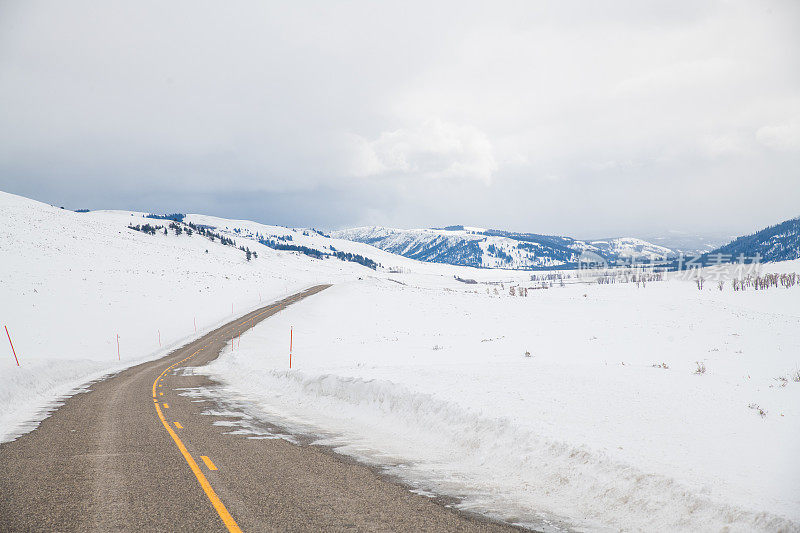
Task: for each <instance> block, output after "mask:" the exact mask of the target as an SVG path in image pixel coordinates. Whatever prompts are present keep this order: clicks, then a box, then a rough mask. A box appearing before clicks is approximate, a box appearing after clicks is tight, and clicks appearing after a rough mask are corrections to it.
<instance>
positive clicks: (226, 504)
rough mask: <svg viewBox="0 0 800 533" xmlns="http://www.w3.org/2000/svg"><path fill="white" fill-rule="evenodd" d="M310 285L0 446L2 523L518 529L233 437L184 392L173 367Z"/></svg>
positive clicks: (306, 455) (93, 390) (304, 454)
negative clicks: (204, 413) (183, 393)
mask: <svg viewBox="0 0 800 533" xmlns="http://www.w3.org/2000/svg"><path fill="white" fill-rule="evenodd" d="M325 288H327V285H318V286H315V287H312V288H310V289H307V290H305V291H303V292H300V293H297V294H295V295H292V296H290V297H288V298H286V299H284V300H281V301H278V302H275V303H273V304H270V305H268V306H265V307H263V308H261V309H258V310H256V311H253V312H252V313H249V314H248V315H245V316H243V317H240V318H238V319H236V320H234V321H231V322H230V323H228V324H225V325H224V326H221V327H220V328H218V329H216V330H214V331H212V332H210V333H208V334H206V335H204V336H203V337H201V338H199V339H197V340H196V341H194V342H192V343H190V344H187V345H186V346H183V347H181V348H179V349H177V350H175V351H174V352H172V353H170V354H169V355H167V356H166V357H164V358H162V359H159V360H157V361H151V362H148V363H143V364H140V365H138V366H135V367H131V368H129V369H127V370H125V371H123V372H120V373H119V374H115V375H113V376H111V377H109V378H107V379H105V380H102V381H99V382H97V383H94V384H93V385H92V386H91V387H90V391H88V392H86V393H81V394H77V395H75V396H72V397H71V398H69V399H67V400H66V402H65V403H64V404H63V405H62V406H61V407H59V408H58V409H57V410H56V411H55V412H54V413H53V414H52V415H51V416H50V417H48V418H46V419H45V420H44V421H42V423H41V424H40V425H39V427H38V428H37V429H35V430H34V431H32V432H30V433H28V434H26V435H23V436H22V437H20V438H19V439H17V440H15V441H13V442H9V443H5V444H2V445H0V531H4V532H5V531H103V532H105V531H140V532H141V531H196V532H198V531H204V532H205V531H226V530H227V531H465V532H466V531H482V532H489V531H492V532H494V531H498V532H499V531H513V530H517V528H514V527H511V526H507V525H505V524H499V523H495V522H491V521H488V520H486V519H483V518H481V517H479V516H475V515H471V514H466V513H460V512H458V511H455V510H453V509H451V508H449V507H446V506H444V505H442V504H440V503H439V502H437V501H436V500H431V499H429V498H426V497H424V496H420V495H417V494H414V493H411V492H409V491H408V490H407V489H405V488H404V487H402V486H401V485H399V484H396V483H394V482H392V481H389V480H387V479H385V478H383V477H382V476H381V475H380V474H378V473H377V472H375V471H374V470H373V469H370V468H369V467H366V466H363V465H360V464H357V463H354V462H352V461H348V460H345V459H342V458H340V457H337V456H336V455H335V454H331V453H329V452H328V451H327V450H324V449H320V448H319V447H316V446H307V445H296V444H292V443H290V442H287V441H286V440H283V439H249V438H246V437H244V436H240V435H232V434H230V433H229V432H228V429H227V428H225V427H220V426H217V425H214V424H213V422H214V418H213V417H209V416H204V415H203V412H204V411H206V410H207V409H208V404H207V403H201V402H195V401H192V399H191V398H190V397H188V396H186V395H181V394H180V390H181V389H185V388H191V387H203V386H210V385H213V383H212V382H210V381H209V380H208V379H207V378H206V377H204V376H195V375H183V374H184V372H181V371H180V369H181V368H182V367H188V366H200V365H203V364H205V363H207V362H209V361H211V360H213V359H215V358H216V357H217V356H218V355H219V353H220V350H221V349H222V348H223V347H224V346H225V344H226V343H227V342H228V341H229V340H230V339H232V338H234V337H236V336H237V335H239V334H240V333H241V332H242V331H245V330H246V329H249V328H251V327H253V326H254V325H255V324H257V323H258V322H260V321H262V320H264V319H266V318H269V317H270V316H271V315H273V314H275V313H277V312H279V311H280V310H282V309H284V308H286V307H287V306H289V305H291V304H292V303H294V302H296V301H298V300H300V299H303V298H306V297H309V296H311V295H313V294H316V293H318V292H320V291H322V290H324V289H325Z"/></svg>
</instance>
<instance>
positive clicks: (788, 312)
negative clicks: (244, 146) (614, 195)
mask: <svg viewBox="0 0 800 533" xmlns="http://www.w3.org/2000/svg"><path fill="white" fill-rule="evenodd" d="M145 215H146V214H144V213H132V212H123V211H98V212H89V213H74V212H71V211H66V210H63V209H58V208H55V207H52V206H49V205H45V204H42V203H39V202H35V201H32V200H28V199H25V198H21V197H18V196H13V195H9V194H4V193H0V328H1V327H3V326H7V327H8V328H9V332H10V334H11V337H12V339H13V340H14V343H15V347H16V351H17V354H18V356H19V360H20V363H21V366H20V367H17V366H16V365H15V363H14V359H13V355H12V352H11V349H10V347H9V345H8V344H5V347H3V348H0V440H5V439H9V438H13V437H14V435H17V434H19V433H21V432H24V431H27V430H30V429H31V428H32V427H34V425H35V420H37V419H41V418H42V417H43V416H45V414H44V413H43V410H44V409H45V408H46V407H47V406H48V405H52V402H54V401H55V400H56V399H57V398H58V397H59V395H63V394H68V393H70V392H71V391H73V392H74V390H75V388H76V387H79V386H81V385H83V384H86V383H87V382H88V381H90V380H91V379H95V378H99V377H101V376H103V375H105V374H108V373H109V372H114V371H116V370H119V369H121V368H124V367H126V366H130V365H132V364H134V363H136V362H138V361H142V360H146V359H153V358H156V357H159V356H160V355H163V354H165V353H167V351H169V350H170V349H171V348H172V347H174V346H176V345H179V344H182V343H185V342H187V341H189V340H191V339H192V338H194V337H196V336H197V335H200V334H202V333H203V332H204V331H207V330H209V329H210V328H212V327H214V326H215V325H217V324H219V323H222V322H224V321H227V320H229V319H231V318H232V317H233V316H235V315H239V314H243V313H245V312H247V311H248V310H250V309H252V308H254V307H256V306H258V305H263V304H265V303H267V302H269V301H271V300H273V299H277V298H279V297H281V296H282V295H284V294H287V293H289V292H294V291H296V290H299V289H302V288H303V287H306V286H309V285H312V284H316V283H333V284H334V287H332V288H331V289H329V290H327V291H324V292H323V293H322V294H320V295H317V296H315V297H313V298H309V299H307V300H304V301H302V302H300V303H298V304H297V305H295V306H292V307H290V308H289V309H287V310H285V311H282V312H281V313H279V314H278V315H276V316H275V317H272V318H270V320H268V321H265V322H264V323H262V324H260V325H259V326H257V327H256V328H255V329H254V330H253V331H251V332H249V333H248V334H246V335H244V336H243V338H242V339H241V346H240V349H239V350H237V351H236V352H235V353H231V352H229V351H226V353H224V354H223V355H222V356H221V357H220V358H219V359H218V360H217V361H216V362H215V363H214V364H212V365H211V366H209V367H207V368H205V369H199V370H198V371H199V372H206V373H209V374H210V375H212V376H214V377H215V378H216V379H217V380H219V381H221V382H223V383H224V386H223V388H221V389H219V390H218V391H217V394H220V395H222V396H223V397H224V398H230V397H231V396H233V397H235V398H237V402H238V403H239V404H241V405H246V409H247V411H248V413H250V415H249V416H252V417H254V418H253V420H257V419H258V418H259V417H263V418H264V419H266V420H267V421H268V422H269V423H270V424H276V423H280V424H283V425H284V427H287V428H291V429H296V430H298V431H305V430H309V431H311V432H312V433H313V434H314V435H315V438H317V439H320V438H321V439H324V440H323V441H322V442H326V443H328V444H330V445H332V446H334V447H336V449H337V451H339V452H341V453H344V454H349V455H351V456H355V457H356V458H358V459H361V460H364V461H367V462H370V463H373V464H378V465H381V466H382V467H384V468H386V469H388V470H389V471H390V472H391V473H392V474H394V475H397V476H398V477H400V478H402V479H404V480H405V481H406V482H407V483H408V484H409V485H410V486H414V487H417V488H418V489H419V490H420V491H429V492H431V491H432V492H433V493H435V494H442V495H447V496H452V497H454V498H455V499H456V501H457V502H458V505H460V506H462V507H463V508H466V509H469V510H471V511H475V512H482V513H486V514H489V515H491V516H495V517H500V518H504V519H507V520H509V521H514V522H521V523H525V524H528V525H532V526H534V527H536V528H540V529H552V530H555V529H554V528H555V526H556V525H564V526H565V527H566V528H575V529H581V530H600V531H617V530H627V531H642V530H645V531H719V530H726V531H800V525H798V524H799V523H800V512H798V509H800V500H798V494H800V485H798V483H799V481H798V480H800V470H799V468H800V466H799V464H798V462H797V460H796V450H797V449H798V443H800V424H799V423H798V421H800V375H798V371H797V368H798V364H800V361H798V356H797V351H796V350H795V349H794V347H796V346H797V345H798V343H799V342H800V309H799V308H798V302H800V299H798V298H797V291H798V290H800V288H798V286H797V285H792V286H791V287H788V286H787V287H783V286H776V287H773V288H769V289H765V290H757V291H756V290H752V288H746V289H744V290H736V291H734V290H733V288H732V284H731V283H727V284H725V283H723V284H722V285H718V284H717V283H712V282H711V281H709V282H708V283H706V285H705V286H704V288H702V290H698V288H697V287H698V284H697V283H696V282H695V281H693V279H691V278H688V277H685V276H684V275H685V273H671V274H669V275H667V279H666V280H665V281H655V279H653V280H652V281H650V282H648V283H647V284H641V287H640V283H627V281H628V279H629V276H628V275H627V274H620V275H619V276H617V277H613V276H600V277H599V278H598V279H600V280H601V281H602V279H604V278H607V281H608V283H604V284H600V283H597V282H596V280H595V279H594V277H593V276H597V274H596V273H592V272H586V271H582V272H575V271H563V272H548V273H544V274H542V273H537V274H536V275H537V276H538V277H537V280H536V281H532V280H531V273H530V272H529V271H522V270H516V271H515V270H501V269H488V268H471V267H461V266H452V265H448V264H444V263H436V262H421V261H416V260H414V259H411V258H407V257H403V256H400V255H395V254H392V253H389V252H387V251H384V250H380V249H377V248H375V247H373V246H371V245H370V244H365V243H361V242H352V241H348V240H343V239H340V238H336V237H337V236H339V234H336V235H334V236H332V237H328V236H326V235H323V234H321V233H319V232H316V231H314V230H304V229H296V228H285V227H280V226H268V225H263V224H258V223H255V222H249V221H239V220H228V219H222V218H217V217H210V216H204V215H186V216H176V217H173V218H175V219H177V220H178V221H179V222H178V221H174V220H169V219H154V218H147V217H146V216H145ZM431 233H432V234H434V235H438V236H439V237H437V238H444V237H446V236H448V235H449V236H450V237H454V236H455V237H458V238H461V239H462V240H466V239H467V238H469V239H471V240H473V241H474V242H476V243H477V246H478V248H480V249H482V250H483V249H484V248H481V247H482V246H483V247H485V248H486V249H488V248H489V246H494V248H495V249H496V250H497V249H500V250H503V249H505V250H507V252H505V253H508V254H510V253H511V252H512V251H513V250H512V246H516V244H517V243H530V244H531V246H536V245H539V246H542V247H543V249H549V250H563V252H564V254H565V255H574V254H576V253H578V252H579V251H580V252H581V253H582V252H583V251H584V250H589V251H593V250H594V251H595V252H594V253H598V252H597V250H599V251H600V252H603V251H604V250H603V247H604V246H607V247H608V251H607V252H604V253H615V254H623V253H626V251H629V250H632V252H633V253H646V251H647V250H648V247H647V245H646V244H643V243H641V242H639V241H635V240H631V241H620V242H616V240H614V242H582V241H573V240H571V239H566V238H560V237H543V236H523V237H526V238H529V239H530V240H523V239H522V238H519V237H520V236H513V237H512V236H509V235H508V234H499V233H500V232H490V231H487V230H484V229H480V228H461V229H457V230H444V231H440V233H437V232H435V231H433V232H431ZM379 235H381V234H380V233H375V236H376V237H377V236H379ZM386 237H391V234H390V233H385V234H384V235H383V237H382V238H386ZM398 241H399V242H402V240H400V239H399V238H398ZM442 242H444V243H445V245H442V246H443V248H445V249H446V248H447V246H446V244H447V243H448V241H447V240H446V239H445V240H444V241H442ZM409 245H410V246H413V243H409ZM473 246H474V245H473ZM498 246H499V247H500V248H498ZM571 246H574V247H575V248H571ZM515 250H517V252H515V253H518V254H520V255H519V256H518V257H522V256H521V252H520V250H527V249H526V248H525V247H522V248H520V247H516V248H515ZM248 251H249V252H250V259H249V260H248V257H247V252H248ZM534 252H535V251H534ZM494 253H495V257H502V256H500V255H499V254H498V253H497V252H494ZM422 255H424V254H422ZM434 257H435V256H434ZM532 257H533V258H537V257H538V255H537V254H536V253H533V254H532ZM506 263H508V262H506ZM481 266H484V265H481ZM769 268H770V269H771V270H770V271H771V272H778V273H786V274H788V273H793V272H797V271H798V270H800V261H794V262H784V263H777V264H771V265H769ZM726 275H727V276H730V275H731V274H730V273H728V274H725V273H724V272H720V271H718V270H713V271H712V270H709V271H708V272H707V273H704V274H703V276H705V277H706V278H707V279H708V280H713V279H714V278H713V276H722V278H721V280H723V281H724V280H725V279H727V278H725V277H724V276H726ZM550 276H552V277H550ZM556 279H558V280H559V281H555V280H556ZM787 279H788V277H787ZM791 279H792V280H794V279H796V276H793V277H791ZM564 281H566V283H562V282H564ZM612 281H613V282H612ZM747 287H752V285H748V286H747ZM195 324H196V328H195ZM291 325H293V326H294V327H295V329H294V332H295V337H294V340H295V344H294V347H295V358H294V367H293V369H292V370H291V371H290V370H288V369H287V368H286V340H287V335H288V329H289V327H290V326H291ZM0 332H2V334H4V333H5V332H4V331H3V330H0ZM117 336H119V337H117ZM117 339H119V352H118V351H117ZM5 340H6V339H3V342H5ZM118 354H119V355H118ZM526 354H527V355H526ZM700 363H702V364H703V365H704V366H703V368H704V369H706V368H707V370H704V371H703V372H699V371H698V370H697V369H698V368H699V364H700ZM698 372H699V373H698ZM795 380H797V381H795ZM193 393H197V394H200V392H199V391H193ZM762 412H763V414H762ZM247 423H249V422H247V421H246V420H243V421H242V424H243V427H242V428H240V429H241V431H245V430H246V428H245V427H244V425H246V424H247ZM261 427H262V428H263V426H261ZM318 442H320V441H318ZM426 493H427V492H426ZM632 502H633V503H632Z"/></svg>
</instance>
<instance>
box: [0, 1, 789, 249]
mask: <svg viewBox="0 0 800 533" xmlns="http://www.w3.org/2000/svg"><path fill="white" fill-rule="evenodd" d="M0 190H5V191H7V192H13V193H17V194H22V195H25V196H30V197H33V198H36V199H39V200H42V201H46V202H49V203H53V204H56V205H64V206H66V207H70V208H84V207H86V208H92V209H99V208H116V209H137V210H145V211H148V210H152V211H162V212H163V211H182V212H202V213H208V214H214V215H220V216H227V217H234V218H247V219H253V220H258V221H261V222H267V223H276V224H285V225H295V226H317V227H326V228H340V227H347V226H355V225H366V224H370V225H372V224H375V225H387V226H399V227H430V226H442V225H449V224H467V225H475V226H487V227H492V228H500V229H513V230H520V231H531V232H539V233H558V234H567V235H573V236H577V237H583V238H593V237H606V236H617V235H643V234H651V233H653V232H660V231H665V230H667V229H680V230H690V231H697V232H719V231H722V232H730V233H731V234H739V233H743V232H751V231H753V230H755V229H757V228H759V227H762V226H765V225H768V224H772V223H776V222H779V221H782V220H784V219H787V218H791V217H794V216H798V215H800V2H797V1H796V0H787V1H776V0H758V1H756V0H753V1H750V2H737V1H726V2H702V1H697V0H692V1H686V2H682V1H678V0H670V1H664V2H657V1H647V2H643V1H640V0H630V1H616V2H594V1H586V2H570V1H563V0H559V1H555V2H537V1H534V0H525V1H521V2H497V1H493V2H488V1H487V2H467V1H464V0H459V1H454V2H430V1H426V2H409V1H402V2H399V1H398V2H391V3H390V2H384V1H379V2H376V1H365V2H360V1H351V2H333V1H325V2H319V3H311V2H299V1H298V2H274V3H273V2H267V1H263V0H262V1H254V2H246V1H231V2H201V1H198V0H191V1H187V2H180V1H169V2H163V1H157V2H155V1H154V2H149V1H143V0H136V1H130V2H114V1H102V2H96V1H92V2H85V3H84V2H80V1H78V2H75V1H72V2H60V1H52V2H36V1H32V0H19V1H9V0H0Z"/></svg>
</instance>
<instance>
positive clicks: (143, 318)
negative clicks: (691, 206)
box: [0, 192, 480, 442]
mask: <svg viewBox="0 0 800 533" xmlns="http://www.w3.org/2000/svg"><path fill="white" fill-rule="evenodd" d="M178 218H181V217H178ZM182 220H183V221H182V222H181V223H177V222H175V221H172V220H160V219H152V218H146V217H145V213H135V212H128V211H93V212H88V213H76V212H73V211H69V210H65V209H59V208H56V207H53V206H50V205H47V204H43V203H40V202H36V201H34V200H29V199H27V198H23V197H20V196H15V195H11V194H7V193H4V192H0V332H2V334H3V341H2V344H4V347H3V348H1V349H0V353H2V357H0V442H1V441H2V440H4V439H7V438H13V436H14V435H16V434H19V433H20V432H23V431H26V430H29V429H30V428H31V427H32V426H31V425H30V424H29V421H31V420H36V419H39V418H41V416H42V411H43V409H45V407H46V406H47V405H48V404H49V403H50V402H52V401H53V400H54V399H55V398H57V397H58V396H59V395H61V394H65V393H67V392H68V391H69V390H71V389H73V388H74V387H75V386H78V385H80V384H82V383H85V382H87V381H89V380H91V379H93V378H95V377H98V376H101V375H103V374H105V373H108V372H112V371H116V370H118V369H120V368H124V367H126V366H130V365H132V364H134V363H136V362H139V361H142V360H144V359H150V358H155V357H159V356H161V355H163V354H165V353H166V352H167V351H168V350H169V349H170V348H171V347H174V346H175V345H177V344H179V343H182V342H184V341H186V340H187V339H190V338H192V337H194V336H195V334H196V333H195V332H197V333H201V332H202V331H204V330H207V329H209V328H212V327H214V326H216V325H217V324H219V323H221V322H224V321H226V320H229V319H230V318H231V317H232V316H234V315H239V314H244V313H245V312H247V311H248V310H250V309H252V308H254V307H256V306H258V305H259V303H265V302H268V301H270V300H271V299H276V298H278V297H280V296H282V295H285V294H287V293H289V292H293V291H295V290H299V289H302V288H303V287H306V286H309V285H313V284H315V283H321V282H341V281H343V280H348V279H358V278H359V277H366V276H370V275H388V272H389V271H390V270H392V271H400V272H417V273H419V275H421V276H428V277H431V278H433V279H444V280H452V279H453V276H454V274H453V272H450V271H447V272H445V271H444V269H443V268H442V265H433V264H428V263H420V262H417V261H413V260H410V259H407V258H404V257H399V256H395V255H392V254H390V253H387V252H384V251H382V250H378V249H376V248H374V247H372V246H368V245H365V244H361V243H354V242H350V241H343V240H337V239H331V238H328V237H325V236H322V235H320V234H318V233H315V232H313V231H306V230H299V229H292V228H285V227H280V226H266V225H263V224H257V223H254V222H247V221H232V220H226V219H220V218H216V217H209V216H203V215H187V216H185V217H183V218H182ZM190 224H191V225H193V226H194V228H195V229H192V227H191V226H190ZM170 225H173V226H175V227H170ZM131 227H133V228H136V227H138V228H139V229H138V230H137V229H131ZM176 227H179V228H181V229H180V234H178V230H177V229H176ZM201 232H202V233H206V234H205V235H202V234H201ZM220 237H222V238H224V242H225V244H223V243H222V242H221V241H222V240H223V239H221V238H220ZM228 239H231V241H232V242H228ZM257 239H260V240H261V241H263V242H267V244H271V245H276V244H281V245H286V246H284V248H286V247H287V246H289V245H291V246H294V247H296V248H298V249H299V250H300V251H296V250H293V249H291V247H290V248H289V249H283V250H278V249H275V248H272V247H270V246H266V245H264V244H261V243H259V242H258V240H257ZM240 247H241V248H245V250H247V249H249V250H251V252H254V253H255V254H254V255H253V254H251V258H250V260H249V261H248V259H247V255H246V251H243V250H241V249H240ZM304 252H308V253H310V254H312V255H308V253H304ZM337 252H338V253H339V254H340V255H339V256H338V257H341V258H343V259H339V258H337V255H336V254H337ZM359 259H368V260H369V261H372V262H374V263H376V264H380V265H383V266H382V267H376V268H377V270H373V269H372V268H369V267H367V266H364V265H363V264H361V263H359V262H358V261H359ZM450 270H454V268H452V267H451V268H450ZM455 270H458V269H455ZM462 270H463V271H464V272H466V273H462V274H461V275H462V276H465V277H475V274H476V273H473V272H471V271H469V270H468V269H466V270H464V269H462ZM462 270H458V272H462ZM477 274H480V272H477ZM431 283H438V282H436V281H431ZM453 283H457V282H453ZM4 326H7V327H8V330H9V333H10V335H11V338H12V340H13V342H14V346H15V348H16V352H17V354H18V356H19V360H20V363H21V366H20V367H19V368H17V367H16V365H15V362H14V357H13V354H12V352H11V349H10V346H9V344H8V340H7V339H6V338H5V330H4V329H2V328H3V327H4ZM117 335H119V355H118V351H117ZM6 352H8V353H6Z"/></svg>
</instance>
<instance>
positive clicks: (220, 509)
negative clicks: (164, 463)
mask: <svg viewBox="0 0 800 533" xmlns="http://www.w3.org/2000/svg"><path fill="white" fill-rule="evenodd" d="M196 353H197V352H195V353H193V354H192V355H190V356H189V357H187V358H186V359H189V358H190V357H192V356H193V355H195V354H196ZM186 359H183V360H182V361H179V362H178V363H176V364H180V363H182V362H184V361H186ZM169 370H170V369H169V368H167V369H166V370H164V372H162V373H161V375H160V376H158V377H157V378H156V380H155V381H154V382H153V399H154V400H155V398H156V383H158V380H159V379H160V378H162V377H163V376H164V374H166V373H167V372H168V371H169ZM153 405H155V408H156V413H157V414H158V418H159V419H160V420H161V423H162V424H163V425H164V429H166V430H167V433H169V435H170V437H172V440H173V441H175V445H176V446H177V447H178V449H179V450H180V452H181V454H182V455H183V458H184V459H186V463H187V464H188V465H189V468H190V469H191V470H192V473H194V476H195V477H196V478H197V481H198V482H199V483H200V486H201V487H203V491H204V492H205V493H206V496H207V497H208V500H209V501H210V502H211V505H213V506H214V509H216V511H217V514H218V515H219V517H220V518H221V519H222V523H223V524H225V527H227V528H228V531H230V532H231V533H241V531H242V530H241V529H240V528H239V525H238V524H237V523H236V520H234V519H233V517H232V516H231V514H230V513H229V512H228V509H227V508H226V507H225V504H223V503H222V500H220V499H219V496H217V493H216V492H214V489H213V488H212V487H211V484H210V483H209V482H208V479H206V476H205V474H203V471H202V470H200V467H199V466H198V465H197V462H196V461H195V460H194V458H193V457H192V455H191V454H190V453H189V450H187V449H186V446H184V444H183V441H181V439H180V437H178V434H177V433H175V430H173V429H172V428H171V427H170V425H169V423H168V422H167V419H166V418H165V417H164V413H163V412H162V411H161V407H160V406H159V405H158V401H155V402H154V404H153ZM164 407H167V405H166V404H164ZM175 424H176V426H177V427H178V428H181V426H180V424H178V423H177V422H176V423H175ZM212 464H213V463H212Z"/></svg>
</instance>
